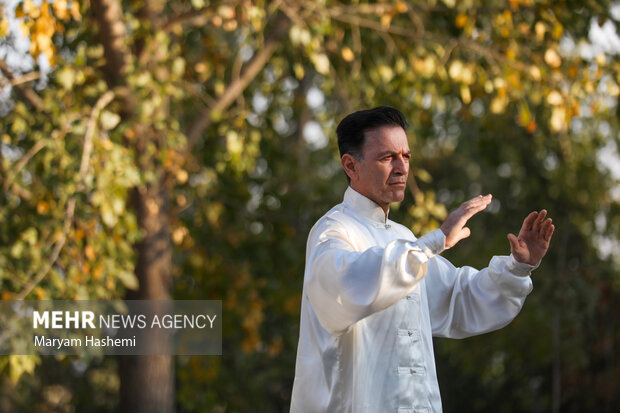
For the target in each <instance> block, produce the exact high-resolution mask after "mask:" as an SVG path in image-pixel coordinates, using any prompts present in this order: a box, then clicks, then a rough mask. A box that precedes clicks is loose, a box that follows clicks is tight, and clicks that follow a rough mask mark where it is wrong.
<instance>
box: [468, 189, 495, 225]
mask: <svg viewBox="0 0 620 413" xmlns="http://www.w3.org/2000/svg"><path fill="white" fill-rule="evenodd" d="M491 199H492V195H491V194H489V195H486V196H482V195H480V196H477V197H476V198H473V199H471V200H469V201H468V202H466V203H465V204H463V207H464V208H463V209H464V210H465V214H464V216H465V218H466V219H469V218H471V217H473V216H474V215H475V214H477V213H478V212H480V211H482V210H484V209H485V208H486V207H487V206H489V204H490V203H491Z"/></svg>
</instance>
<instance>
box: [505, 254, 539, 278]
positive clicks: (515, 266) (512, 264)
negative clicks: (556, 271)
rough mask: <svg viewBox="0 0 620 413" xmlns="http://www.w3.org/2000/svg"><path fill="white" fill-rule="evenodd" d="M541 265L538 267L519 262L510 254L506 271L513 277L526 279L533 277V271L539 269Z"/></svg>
mask: <svg viewBox="0 0 620 413" xmlns="http://www.w3.org/2000/svg"><path fill="white" fill-rule="evenodd" d="M539 265H540V263H538V264H536V265H530V264H526V263H524V262H519V261H517V260H516V258H515V257H514V256H513V255H512V254H510V257H509V259H508V262H507V263H506V269H507V270H508V271H509V272H510V273H511V274H512V275H516V276H518V277H526V276H529V275H531V274H532V271H534V270H535V269H536V268H538V266H539Z"/></svg>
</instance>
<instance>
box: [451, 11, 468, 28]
mask: <svg viewBox="0 0 620 413" xmlns="http://www.w3.org/2000/svg"><path fill="white" fill-rule="evenodd" d="M466 24H467V15H466V14H463V13H459V14H458V15H457V16H456V19H455V20H454V25H455V26H456V27H458V28H459V29H461V28H463V27H465V25H466Z"/></svg>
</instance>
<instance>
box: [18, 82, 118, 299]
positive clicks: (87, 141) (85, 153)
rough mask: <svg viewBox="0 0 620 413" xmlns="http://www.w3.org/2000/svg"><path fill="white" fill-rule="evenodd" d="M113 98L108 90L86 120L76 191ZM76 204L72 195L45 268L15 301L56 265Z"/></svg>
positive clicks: (24, 295) (69, 228) (81, 181)
mask: <svg viewBox="0 0 620 413" xmlns="http://www.w3.org/2000/svg"><path fill="white" fill-rule="evenodd" d="M113 98H114V92H112V91H111V90H108V91H107V92H106V93H104V94H103V95H102V96H101V97H100V98H99V100H98V101H97V103H96V104H95V106H94V107H93V109H92V110H91V112H90V118H89V119H88V124H87V127H86V134H85V135H84V149H83V150H82V159H81V162H80V169H79V172H78V185H77V188H78V190H80V189H81V187H83V181H84V175H85V174H86V170H87V168H88V161H89V159H90V153H91V151H92V139H93V136H94V134H95V129H96V125H97V119H98V118H99V114H100V113H101V111H102V110H103V108H104V107H106V105H107V104H108V103H110V102H111V101H112V99H113ZM76 202H77V197H76V195H75V194H74V195H73V196H71V197H70V198H69V200H68V201H67V207H66V208H65V220H64V224H63V227H62V235H61V236H60V239H59V240H58V241H56V244H55V245H54V249H53V250H52V253H51V254H50V256H49V258H48V260H47V262H46V263H45V266H44V267H43V268H42V269H41V271H39V273H38V274H37V275H36V276H35V277H34V278H33V279H31V280H30V281H29V282H28V284H26V287H24V289H23V290H22V292H21V293H19V294H17V295H16V296H15V299H16V300H23V299H24V298H26V297H27V296H28V294H30V293H31V292H32V290H33V289H34V288H35V287H36V286H37V284H39V283H40V282H41V281H42V280H43V278H45V276H46V275H47V274H48V273H49V271H50V270H51V269H52V267H53V266H54V264H55V263H56V260H58V257H59V256H60V251H62V248H63V247H64V246H65V243H66V242H67V236H68V235H69V231H70V230H71V223H72V222H73V217H74V216H75V204H76Z"/></svg>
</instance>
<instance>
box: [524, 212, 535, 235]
mask: <svg viewBox="0 0 620 413" xmlns="http://www.w3.org/2000/svg"><path fill="white" fill-rule="evenodd" d="M537 217H538V212H536V211H534V212H530V214H529V215H528V216H527V217H525V219H524V220H523V226H522V227H521V229H523V230H525V231H530V230H531V229H532V228H533V227H534V222H535V221H536V218H537Z"/></svg>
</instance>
